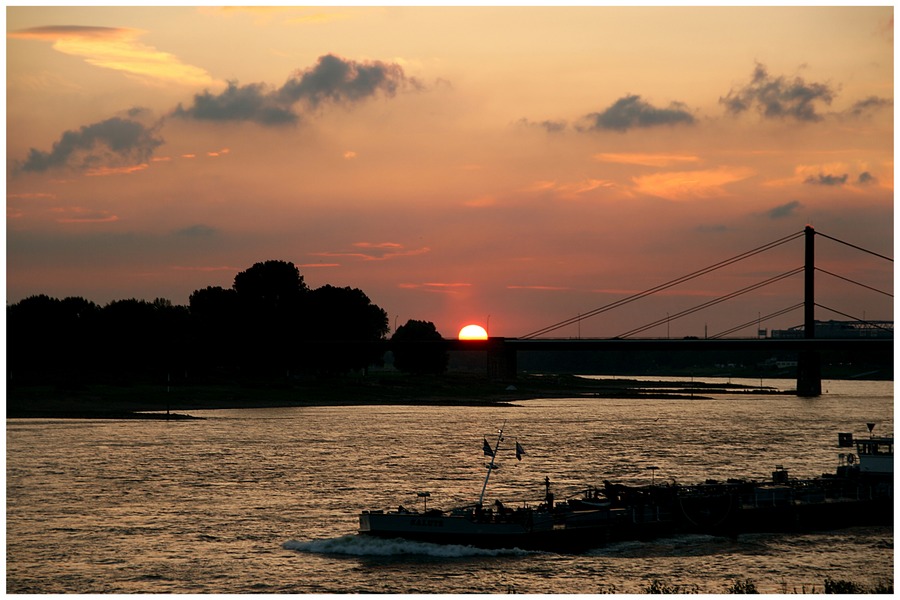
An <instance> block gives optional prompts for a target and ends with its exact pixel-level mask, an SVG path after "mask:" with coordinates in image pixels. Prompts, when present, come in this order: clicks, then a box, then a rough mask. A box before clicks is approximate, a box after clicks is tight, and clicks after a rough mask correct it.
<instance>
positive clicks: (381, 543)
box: [282, 534, 529, 558]
mask: <svg viewBox="0 0 900 600" xmlns="http://www.w3.org/2000/svg"><path fill="white" fill-rule="evenodd" d="M282 547H283V548H284V549H285V550H296V551H297V552H309V553H313V554H344V555H347V556H409V555H415V556H433V557H437V558H462V557H469V556H524V555H526V554H529V553H528V552H526V551H525V550H519V549H518V548H510V549H499V550H488V549H484V548H475V547H473V546H458V545H452V544H447V545H444V544H429V543H426V542H412V541H409V540H404V539H381V538H374V537H369V536H364V535H352V534H351V535H344V536H341V537H337V538H329V539H324V540H311V541H308V542H298V541H296V540H289V541H287V542H285V543H284V544H282Z"/></svg>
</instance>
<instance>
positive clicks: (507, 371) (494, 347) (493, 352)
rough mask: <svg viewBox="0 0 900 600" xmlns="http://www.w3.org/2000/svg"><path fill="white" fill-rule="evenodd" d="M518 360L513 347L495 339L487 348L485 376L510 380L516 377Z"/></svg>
mask: <svg viewBox="0 0 900 600" xmlns="http://www.w3.org/2000/svg"><path fill="white" fill-rule="evenodd" d="M517 371H518V360H517V357H516V351H515V349H514V348H510V347H509V346H507V345H506V344H504V343H503V340H502V339H501V340H497V341H496V343H493V344H490V345H489V347H488V350H487V376H488V379H491V380H494V381H512V380H515V378H516V372H517Z"/></svg>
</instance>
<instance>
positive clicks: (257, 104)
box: [173, 54, 421, 125]
mask: <svg viewBox="0 0 900 600" xmlns="http://www.w3.org/2000/svg"><path fill="white" fill-rule="evenodd" d="M404 87H413V88H415V89H419V88H421V86H420V84H419V83H418V82H417V81H416V80H415V79H414V78H409V77H407V76H406V74H405V73H404V72H403V68H402V67H401V66H400V65H397V64H388V63H383V62H381V61H372V62H357V61H354V60H344V59H342V58H340V57H338V56H335V55H333V54H326V55H324V56H320V57H319V60H318V62H317V63H316V65H315V66H314V67H312V68H309V69H306V70H305V71H298V72H297V73H296V74H295V75H294V76H292V77H290V78H289V79H288V80H287V81H286V82H285V83H284V85H282V86H281V87H280V88H272V87H270V86H266V85H264V84H261V83H253V84H248V85H238V83H237V82H235V81H231V82H228V85H227V87H226V89H225V90H224V91H223V92H221V93H219V94H213V93H211V92H210V91H209V90H206V91H204V92H203V93H202V94H196V95H195V96H194V102H193V104H192V105H191V106H189V107H187V108H185V107H184V106H182V105H181V104H179V105H178V107H177V108H176V109H175V110H174V111H173V115H175V116H178V117H185V118H192V119H197V120H205V121H251V122H255V123H259V124H262V125H283V124H293V123H297V122H298V121H300V119H301V116H302V114H301V113H302V110H303V109H305V110H308V111H314V110H315V109H317V108H318V107H319V106H321V105H322V104H324V103H331V104H345V105H346V104H354V103H357V102H361V101H363V100H366V99H368V98H371V97H374V96H376V95H378V94H379V93H381V94H384V95H385V96H389V97H390V96H393V95H394V94H396V93H397V91H398V90H400V89H402V88H404ZM297 104H303V105H304V106H303V107H302V108H301V112H298V109H297V107H296V105H297Z"/></svg>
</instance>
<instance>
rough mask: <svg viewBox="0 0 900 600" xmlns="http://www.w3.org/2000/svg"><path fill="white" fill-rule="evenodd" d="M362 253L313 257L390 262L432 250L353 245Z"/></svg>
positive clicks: (379, 244) (378, 245)
mask: <svg viewBox="0 0 900 600" xmlns="http://www.w3.org/2000/svg"><path fill="white" fill-rule="evenodd" d="M353 246H354V247H355V248H359V249H360V251H356V252H330V251H329V252H313V253H312V255H313V256H329V257H349V258H358V259H361V260H365V261H368V260H389V259H393V258H398V257H402V256H416V255H418V254H425V253H427V252H430V251H431V248H428V247H422V248H412V249H408V250H407V249H406V247H405V246H404V245H403V244H397V243H395V242H377V243H373V242H356V243H354V244H353Z"/></svg>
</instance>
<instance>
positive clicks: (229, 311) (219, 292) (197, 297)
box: [188, 286, 238, 321]
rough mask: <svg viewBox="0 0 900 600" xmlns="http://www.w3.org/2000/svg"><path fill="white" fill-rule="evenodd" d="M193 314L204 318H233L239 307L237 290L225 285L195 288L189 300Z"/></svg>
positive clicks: (222, 319)
mask: <svg viewBox="0 0 900 600" xmlns="http://www.w3.org/2000/svg"><path fill="white" fill-rule="evenodd" d="M188 305H189V306H190V310H191V316H194V317H197V318H199V319H203V320H212V321H220V320H221V321H224V320H225V319H229V318H233V317H234V315H235V313H236V312H237V308H238V297H237V292H235V291H234V290H233V289H225V288H223V287H219V286H215V287H212V286H210V287H205V288H203V289H202V290H194V293H192V294H191V297H190V298H189V300H188Z"/></svg>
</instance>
